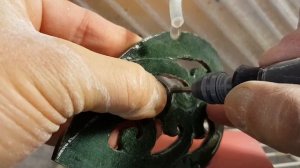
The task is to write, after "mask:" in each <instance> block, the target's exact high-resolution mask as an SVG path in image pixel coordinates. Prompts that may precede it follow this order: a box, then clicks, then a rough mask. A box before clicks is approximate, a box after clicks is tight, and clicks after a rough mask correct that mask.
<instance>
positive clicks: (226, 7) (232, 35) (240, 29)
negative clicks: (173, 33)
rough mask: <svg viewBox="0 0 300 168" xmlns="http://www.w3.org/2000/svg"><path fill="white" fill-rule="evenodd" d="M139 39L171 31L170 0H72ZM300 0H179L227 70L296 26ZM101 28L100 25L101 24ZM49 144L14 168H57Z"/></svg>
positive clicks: (287, 158) (288, 163) (253, 61)
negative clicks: (131, 32)
mask: <svg viewBox="0 0 300 168" xmlns="http://www.w3.org/2000/svg"><path fill="white" fill-rule="evenodd" d="M73 2H74V3H77V4H78V5H80V6H83V7H85V8H88V9H90V10H93V11H95V12H97V13H99V14H100V15H102V16H103V17H105V18H106V19H108V20H110V21H112V22H114V23H116V24H119V25H121V26H123V27H126V28H127V29H130V30H131V31H133V32H136V33H138V34H139V35H140V36H142V37H147V36H150V35H153V34H157V33H159V32H162V31H169V29H170V17H169V8H168V0H73ZM299 8H300V0H183V12H184V19H185V23H184V26H183V27H182V30H183V31H189V32H194V33H196V34H198V35H199V36H200V37H202V38H204V39H206V40H207V41H208V42H210V43H211V44H212V45H213V47H214V48H215V49H216V50H217V52H218V53H219V55H220V59H221V61H222V63H223V65H224V68H225V70H226V71H227V72H231V71H232V70H233V69H234V68H236V67H237V66H238V65H240V64H248V65H258V59H259V58H260V56H261V55H262V54H263V52H264V51H266V50H267V49H268V48H270V47H271V46H273V45H274V44H276V43H277V42H278V41H279V40H280V39H281V38H282V37H283V36H284V35H285V34H287V33H289V32H291V31H293V30H295V29H296V27H297V24H298V16H299ZM99 29H101V27H99ZM262 148H263V149H264V151H265V152H266V153H267V156H268V157H269V159H270V160H271V161H272V163H273V164H274V167H277V168H283V167H286V168H287V167H289V168H296V167H298V168H299V167H300V160H299V159H298V158H296V157H294V156H291V155H289V154H283V153H279V152H277V151H276V150H273V149H271V148H269V147H267V146H265V145H262ZM52 150H53V147H50V146H46V145H44V146H43V147H42V148H40V149H39V150H38V151H36V152H35V153H34V154H33V155H32V156H31V157H29V158H28V159H26V160H25V161H23V162H22V163H21V164H20V165H19V166H18V168H53V167H57V166H56V164H55V163H53V162H52V161H51V160H50V158H51V154H52Z"/></svg>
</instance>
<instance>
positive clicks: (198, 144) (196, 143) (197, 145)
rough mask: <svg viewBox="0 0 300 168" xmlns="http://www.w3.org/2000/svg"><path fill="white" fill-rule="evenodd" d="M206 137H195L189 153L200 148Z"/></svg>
mask: <svg viewBox="0 0 300 168" xmlns="http://www.w3.org/2000/svg"><path fill="white" fill-rule="evenodd" d="M203 140H204V139H193V142H192V145H191V147H190V149H189V152H188V153H193V152H194V151H195V150H197V149H199V148H200V147H201V145H202V143H203Z"/></svg>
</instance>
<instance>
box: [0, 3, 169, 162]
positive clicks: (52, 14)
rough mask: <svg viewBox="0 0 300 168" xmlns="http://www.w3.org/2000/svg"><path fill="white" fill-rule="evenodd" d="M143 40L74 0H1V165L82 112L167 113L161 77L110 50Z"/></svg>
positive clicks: (16, 158)
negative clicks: (119, 57)
mask: <svg viewBox="0 0 300 168" xmlns="http://www.w3.org/2000/svg"><path fill="white" fill-rule="evenodd" d="M140 39H141V38H140V37H139V36H137V35H135V34H133V33H131V32H129V31H128V30H126V29H124V28H122V27H120V26H117V25H115V24H113V23H111V22H109V21H107V20H105V19H104V18H102V17H101V16H99V15H97V14H96V13H93V12H91V11H88V10H86V9H83V8H81V7H79V6H77V5H75V4H73V3H71V2H69V1H66V0H18V1H12V0H1V1H0V83H1V87H0V130H1V138H0V167H11V166H13V165H15V164H16V163H17V162H19V161H20V160H22V159H24V158H25V157H26V156H27V155H29V154H30V153H31V152H32V151H34V149H36V148H38V147H39V146H40V145H42V144H43V143H45V142H46V141H47V140H48V139H49V138H50V137H51V136H52V134H53V133H54V132H56V131H57V130H58V129H59V127H60V126H61V125H62V124H63V123H64V122H66V120H67V119H68V118H70V117H72V116H74V115H76V114H78V113H80V112H84V111H94V112H99V113H105V112H109V113H112V114H114V115H118V116H120V117H123V118H126V119H142V118H151V117H154V116H155V115H157V114H158V113H159V112H161V111H162V109H163V107H164V104H165V102H166V93H165V88H164V87H163V86H162V85H161V83H160V82H159V81H157V80H156V78H155V77H154V76H153V75H151V74H150V73H148V72H146V71H145V70H144V68H143V67H141V66H140V65H138V64H136V63H133V62H129V61H126V60H122V59H118V58H113V57H109V56H114V57H117V56H119V55H121V53H123V52H124V51H125V50H126V49H128V48H129V47H130V46H131V45H133V44H134V43H136V42H138V41H139V40H140Z"/></svg>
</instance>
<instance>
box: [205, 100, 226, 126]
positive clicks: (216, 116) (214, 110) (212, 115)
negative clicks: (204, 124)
mask: <svg viewBox="0 0 300 168" xmlns="http://www.w3.org/2000/svg"><path fill="white" fill-rule="evenodd" d="M206 112H207V115H208V118H209V119H210V120H212V121H214V122H215V123H218V124H222V125H228V126H232V124H231V123H230V121H229V120H228V118H227V116H226V114H225V110H224V106H223V105H212V104H208V105H207V107H206Z"/></svg>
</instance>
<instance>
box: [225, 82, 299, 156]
mask: <svg viewBox="0 0 300 168" xmlns="http://www.w3.org/2000/svg"><path fill="white" fill-rule="evenodd" d="M299 94H300V87H299V86H298V85H289V84H274V83H269V82H246V83H243V84H241V85H239V86H237V87H235V88H234V89H233V90H232V91H231V92H230V93H229V95H228V96H227V97H226V100H225V112H226V115H227V117H228V119H229V120H230V121H231V123H232V124H233V125H234V126H236V127H237V128H239V129H241V130H243V131H245V132H246V133H248V134H249V135H251V136H253V137H255V138H256V139H257V140H259V141H261V142H263V143H266V144H268V145H270V146H272V147H274V148H277V149H278V150H281V151H283V152H290V153H293V154H296V155H300V134H299V132H300V97H299Z"/></svg>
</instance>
